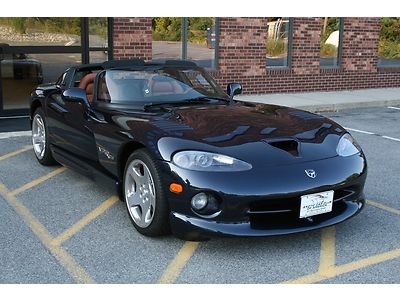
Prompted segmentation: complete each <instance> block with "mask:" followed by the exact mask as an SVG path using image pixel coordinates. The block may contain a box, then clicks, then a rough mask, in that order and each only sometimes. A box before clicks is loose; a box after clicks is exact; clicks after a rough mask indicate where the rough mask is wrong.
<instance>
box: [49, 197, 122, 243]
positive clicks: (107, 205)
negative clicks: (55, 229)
mask: <svg viewBox="0 0 400 300" xmlns="http://www.w3.org/2000/svg"><path fill="white" fill-rule="evenodd" d="M117 202H118V197H117V196H112V197H111V198H109V199H107V200H106V201H104V202H103V203H102V204H100V205H99V206H97V207H96V208H95V209H94V210H92V211H91V212H90V213H88V214H87V215H86V216H84V217H83V218H82V219H80V220H79V221H78V222H76V223H75V224H74V225H72V226H71V227H70V228H68V229H67V230H65V231H64V232H62V233H61V234H60V235H59V236H57V237H56V238H54V239H53V240H52V241H51V244H52V245H54V246H56V245H61V244H62V243H64V242H65V241H66V240H68V239H70V238H71V237H72V236H74V235H75V234H76V233H78V232H79V231H80V230H82V228H84V227H85V226H86V225H88V224H89V223H90V222H92V221H93V220H94V219H96V218H97V217H98V216H100V215H101V214H103V213H104V212H105V211H106V210H107V209H108V208H110V207H111V206H113V205H114V204H115V203H117Z"/></svg>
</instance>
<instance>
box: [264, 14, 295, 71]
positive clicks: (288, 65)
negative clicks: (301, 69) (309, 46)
mask: <svg viewBox="0 0 400 300" xmlns="http://www.w3.org/2000/svg"><path fill="white" fill-rule="evenodd" d="M293 19H294V18H293V17H288V21H289V24H288V44H287V55H286V65H282V66H270V65H268V58H267V57H265V68H266V69H267V70H287V69H291V68H292V50H293V49H292V47H293ZM267 22H268V21H267ZM265 42H266V40H265ZM266 52H267V50H265V54H267V53H266Z"/></svg>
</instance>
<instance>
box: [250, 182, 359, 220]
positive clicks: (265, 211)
mask: <svg viewBox="0 0 400 300" xmlns="http://www.w3.org/2000/svg"><path fill="white" fill-rule="evenodd" d="M356 193H357V188H356V187H355V186H352V187H347V188H344V189H338V190H335V191H334V196H333V202H334V203H335V205H337V203H339V202H342V201H344V200H346V199H349V198H350V197H352V196H353V195H354V194H356ZM300 201H301V200H300V197H288V198H275V199H263V200H257V201H254V202H251V203H250V204H249V209H248V214H249V215H259V216H260V215H277V216H295V217H297V216H298V215H299V213H300ZM335 205H334V206H335Z"/></svg>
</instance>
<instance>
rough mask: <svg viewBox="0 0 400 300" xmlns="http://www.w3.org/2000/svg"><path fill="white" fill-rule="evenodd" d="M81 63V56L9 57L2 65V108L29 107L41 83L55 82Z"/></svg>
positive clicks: (32, 55) (25, 55)
mask: <svg viewBox="0 0 400 300" xmlns="http://www.w3.org/2000/svg"><path fill="white" fill-rule="evenodd" d="M80 62H81V54H80V53H68V54H55V53H51V54H22V53H21V54H6V56H5V59H3V60H2V61H1V65H0V69H1V77H0V79H1V83H2V91H3V94H2V96H3V108H4V109H5V110H10V109H23V108H27V107H28V105H29V95H30V93H31V91H32V90H33V89H34V88H35V87H36V86H37V85H38V84H41V83H47V82H56V81H57V79H58V78H59V76H60V74H61V73H62V72H63V71H65V70H66V69H67V68H68V67H70V66H71V65H74V64H77V63H80Z"/></svg>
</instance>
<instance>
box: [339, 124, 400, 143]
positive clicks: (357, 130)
mask: <svg viewBox="0 0 400 300" xmlns="http://www.w3.org/2000/svg"><path fill="white" fill-rule="evenodd" d="M345 129H346V130H349V131H354V132H359V133H364V134H368V135H375V136H379V137H381V138H384V139H387V140H391V141H395V142H400V139H398V138H394V137H391V136H387V135H380V134H378V133H373V132H369V131H364V130H359V129H354V128H349V127H345Z"/></svg>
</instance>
